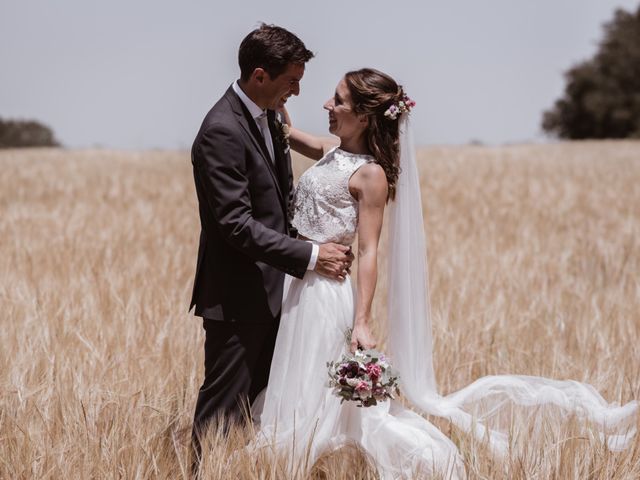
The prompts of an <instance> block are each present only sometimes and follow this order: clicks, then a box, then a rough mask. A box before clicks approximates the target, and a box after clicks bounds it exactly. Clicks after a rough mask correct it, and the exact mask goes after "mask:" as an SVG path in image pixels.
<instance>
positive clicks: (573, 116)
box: [542, 7, 640, 139]
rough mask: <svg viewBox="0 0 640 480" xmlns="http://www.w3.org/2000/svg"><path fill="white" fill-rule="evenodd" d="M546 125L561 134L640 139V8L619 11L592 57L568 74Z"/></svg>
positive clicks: (547, 129) (547, 130) (580, 137)
mask: <svg viewBox="0 0 640 480" xmlns="http://www.w3.org/2000/svg"><path fill="white" fill-rule="evenodd" d="M565 77H566V80H567V85H566V89H565V92H564V96H563V97H562V98H560V99H559V100H558V101H556V103H555V105H554V107H553V108H552V109H551V110H549V111H547V112H545V113H544V116H543V120H542V128H543V129H544V130H545V131H546V132H548V133H551V134H555V135H557V136H558V137H560V138H569V139H583V138H640V7H638V11H637V12H636V13H629V12H626V11H624V10H616V12H615V15H614V18H613V20H612V21H611V22H609V23H607V24H606V25H605V27H604V39H603V40H602V42H601V43H600V45H599V48H598V51H597V52H596V54H595V56H594V57H593V58H592V59H591V60H587V61H586V62H583V63H580V64H578V65H576V66H574V67H572V68H571V69H570V70H569V71H568V72H567V73H566V74H565Z"/></svg>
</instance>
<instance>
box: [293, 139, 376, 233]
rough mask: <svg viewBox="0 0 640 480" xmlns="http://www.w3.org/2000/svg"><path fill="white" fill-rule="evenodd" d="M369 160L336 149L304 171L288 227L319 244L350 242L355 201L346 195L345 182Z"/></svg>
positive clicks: (354, 227)
mask: <svg viewBox="0 0 640 480" xmlns="http://www.w3.org/2000/svg"><path fill="white" fill-rule="evenodd" d="M372 161H373V157H371V156H370V155H358V154H355V153H349V152H345V151H344V150H341V149H340V148H338V147H336V148H333V149H332V150H329V151H328V152H327V153H326V155H325V156H324V157H322V159H320V160H318V162H317V163H316V164H315V165H314V166H312V167H311V168H309V169H308V170H307V171H306V172H304V173H303V174H302V176H301V177H300V180H299V182H298V186H297V188H296V191H295V195H294V200H293V208H292V219H291V224H292V225H293V226H294V227H295V228H297V229H298V233H299V234H300V235H303V236H305V237H307V238H309V239H311V240H314V241H316V242H319V243H326V242H334V243H340V244H342V245H350V244H351V243H353V239H354V237H355V235H356V230H357V228H358V202H357V200H356V199H355V198H353V196H352V195H351V193H350V192H349V179H350V178H351V176H352V175H353V174H354V173H355V171H356V170H358V168H360V167H361V166H362V165H364V164H365V163H368V162H372Z"/></svg>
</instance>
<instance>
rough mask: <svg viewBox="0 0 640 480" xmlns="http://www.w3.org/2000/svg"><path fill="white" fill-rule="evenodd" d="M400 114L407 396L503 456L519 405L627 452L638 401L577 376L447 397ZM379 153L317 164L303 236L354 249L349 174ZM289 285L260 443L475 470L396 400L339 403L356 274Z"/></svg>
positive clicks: (495, 383)
mask: <svg viewBox="0 0 640 480" xmlns="http://www.w3.org/2000/svg"><path fill="white" fill-rule="evenodd" d="M401 119H402V120H401V131H402V135H401V163H400V166H401V173H400V176H399V179H398V185H397V198H396V200H395V201H394V202H392V203H390V207H389V210H390V212H389V214H390V246H389V252H388V254H389V268H390V272H389V292H388V308H389V319H390V321H389V322H388V323H389V327H388V328H389V331H388V332H387V346H386V354H387V355H388V357H390V358H391V361H392V363H393V365H394V367H395V368H396V370H398V371H399V373H400V382H401V383H400V388H401V392H402V394H403V396H404V397H405V399H407V400H408V404H410V405H411V406H412V407H413V409H415V410H416V411H417V412H420V413H424V414H429V415H434V416H438V417H442V418H444V419H446V420H448V421H449V422H451V423H452V424H453V425H455V426H456V427H458V428H460V429H462V430H463V431H465V432H467V433H469V434H471V435H475V437H476V438H477V439H479V440H480V441H484V442H486V443H487V445H488V446H489V447H490V449H491V450H492V451H493V452H494V453H495V454H496V455H498V456H500V455H504V454H505V453H506V452H507V449H508V448H509V435H508V431H509V425H506V426H505V425H500V418H501V417H500V415H501V414H502V413H505V412H507V414H509V413H513V411H512V410H509V408H510V407H512V406H513V405H519V406H525V407H536V406H541V405H552V406H555V407H557V408H558V409H559V410H560V411H561V412H563V413H564V414H567V415H570V414H575V415H578V416H579V417H583V418H585V419H587V420H588V421H590V422H591V423H593V424H594V425H595V426H596V428H597V429H598V432H600V433H601V435H602V438H603V440H606V441H607V442H608V445H609V448H612V449H622V448H625V447H626V446H627V445H628V444H629V442H630V440H631V438H632V436H633V435H634V433H635V418H636V417H635V416H636V413H637V409H638V404H637V403H636V402H631V403H629V404H627V405H624V406H622V407H620V406H617V405H613V404H611V405H609V404H607V403H606V402H605V401H604V399H603V398H602V397H601V396H600V395H599V394H598V393H597V392H596V391H595V390H594V389H593V388H592V387H591V386H589V385H585V384H582V383H579V382H573V381H564V382H562V381H556V380H551V379H544V378H539V377H527V376H517V375H502V376H490V377H483V378H481V379H478V380H476V381H475V382H473V383H472V384H471V385H469V386H467V387H465V388H463V389H461V390H459V391H457V392H454V393H452V394H449V395H446V396H441V395H439V394H438V392H437V388H436V382H435V375H434V372H433V365H432V353H431V321H430V312H429V299H428V279H427V276H426V268H425V267H426V250H425V242H424V232H423V229H422V228H421V226H422V206H421V200H420V186H419V182H418V174H417V168H416V165H415V156H414V155H415V153H414V150H413V146H412V143H411V138H410V136H409V132H408V128H407V124H406V122H407V120H406V115H403V116H402V117H401ZM373 160H374V159H373V158H372V157H370V156H367V155H356V154H352V153H348V152H346V151H344V150H341V149H340V148H334V149H332V150H331V151H329V152H328V153H327V154H326V155H325V156H324V157H323V158H322V159H321V160H319V161H318V162H317V163H316V164H315V165H314V166H312V167H311V168H310V169H308V170H307V171H306V172H305V173H304V174H303V175H302V176H301V178H300V180H299V183H298V186H297V189H296V192H295V196H294V204H293V218H292V224H293V225H294V227H296V228H297V229H298V232H299V233H300V234H301V235H303V236H304V237H307V238H309V239H312V240H313V241H314V242H317V243H325V242H335V243H339V244H343V245H351V243H352V242H353V240H354V237H355V234H356V230H357V225H358V204H357V201H356V200H355V199H354V198H353V197H352V195H351V194H350V192H349V187H348V183H349V179H350V178H351V176H352V175H353V174H354V173H355V172H356V171H357V170H358V169H359V168H360V167H361V166H362V165H364V164H366V163H367V162H372V161H373ZM416 226H418V227H417V228H416ZM284 292H285V293H284V298H283V306H282V314H281V319H280V328H279V331H278V337H277V340H276V345H275V351H274V355H273V361H272V365H271V371H270V376H269V382H268V385H267V388H266V390H265V392H263V395H264V396H263V397H261V398H260V399H259V400H258V401H256V402H255V404H254V407H253V408H252V410H253V415H254V418H255V419H256V422H257V423H258V424H259V432H258V436H257V438H256V439H255V441H254V442H253V444H252V447H253V448H261V447H265V446H269V447H270V448H274V449H275V450H277V451H279V452H281V453H284V454H285V455H286V456H287V457H288V458H290V461H291V465H292V466H293V465H295V463H296V462H298V464H299V463H300V462H306V464H307V465H308V466H311V465H313V463H314V462H315V460H316V459H317V458H318V457H319V456H320V455H322V454H324V453H327V452H330V451H332V450H334V449H337V448H340V447H342V446H345V445H348V444H355V445H357V446H359V447H360V448H362V449H363V450H364V451H365V452H366V453H367V454H368V455H369V456H370V457H371V459H373V461H374V462H375V465H376V467H377V469H378V473H379V475H380V477H381V478H382V479H384V480H387V479H398V478H407V479H409V478H417V477H418V478H422V476H425V477H426V476H429V475H431V474H433V473H436V472H438V473H439V474H444V476H445V478H465V476H466V474H465V469H464V464H463V461H462V457H461V454H460V453H459V451H458V448H457V447H456V445H455V444H454V443H453V442H452V441H451V439H449V438H448V437H447V436H446V435H445V434H444V433H443V432H442V431H440V430H439V429H438V428H437V427H436V426H435V425H434V424H432V423H431V422H429V421H428V420H427V419H425V418H424V417H423V416H421V415H419V414H418V413H416V411H414V410H413V409H410V408H407V407H406V406H404V405H403V404H402V403H401V402H399V401H397V400H391V401H387V402H381V403H379V404H378V405H377V406H374V407H367V408H360V407H357V406H356V405H355V403H354V402H345V403H342V404H341V403H340V399H339V398H337V397H336V396H334V395H333V394H332V392H331V389H330V388H328V387H327V380H328V375H327V362H328V361H334V360H337V359H339V358H340V357H341V355H342V354H343V353H345V352H347V351H348V345H347V342H346V341H345V332H346V331H347V330H348V329H349V328H350V327H352V323H353V318H354V306H355V301H354V296H355V292H354V289H353V286H352V284H351V281H350V279H349V278H347V279H346V280H345V281H344V282H339V281H336V280H331V279H328V278H325V277H323V276H320V275H318V274H316V273H315V272H312V271H309V272H307V273H306V274H305V276H304V278H303V279H297V278H294V277H291V276H287V277H286V280H285V289H284ZM532 410H533V409H532ZM492 420H495V421H494V422H493V423H492ZM502 420H504V418H502ZM501 426H502V428H500V427H501Z"/></svg>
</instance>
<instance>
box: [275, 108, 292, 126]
mask: <svg viewBox="0 0 640 480" xmlns="http://www.w3.org/2000/svg"><path fill="white" fill-rule="evenodd" d="M278 113H280V114H282V119H283V120H284V123H286V124H287V125H289V126H291V117H290V116H289V112H287V107H282V108H279V109H278Z"/></svg>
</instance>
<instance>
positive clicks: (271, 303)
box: [190, 88, 312, 434]
mask: <svg viewBox="0 0 640 480" xmlns="http://www.w3.org/2000/svg"><path fill="white" fill-rule="evenodd" d="M268 118H269V128H270V129H271V133H272V140H273V147H274V154H275V162H272V160H271V158H270V156H269V153H268V150H267V147H266V145H265V143H264V139H263V137H262V135H261V133H260V130H259V129H258V127H257V125H256V122H255V120H254V119H253V118H252V117H251V115H250V114H249V111H248V110H247V108H246V107H245V106H244V104H243V103H242V101H241V100H240V98H239V97H238V95H237V94H236V93H235V92H234V91H233V89H232V88H229V89H228V90H227V92H226V93H225V94H224V96H223V97H222V98H221V99H220V100H219V101H218V102H217V103H216V104H215V105H214V106H213V108H212V109H211V110H210V111H209V113H208V114H207V116H206V117H205V119H204V121H203V123H202V126H201V128H200V131H199V132H198V135H197V136H196V139H195V141H194V143H193V148H192V154H191V158H192V163H193V173H194V180H195V186H196V192H197V195H198V205H199V211H200V223H201V232H200V247H199V250H198V263H197V268H196V276H195V282H194V287H193V297H192V300H191V307H193V306H194V305H195V307H196V308H195V314H196V315H198V316H201V317H203V322H204V328H205V330H206V341H205V380H204V383H203V385H202V387H201V388H200V392H199V395H198V401H197V404H196V412H195V418H194V434H197V432H199V431H201V429H202V428H204V427H205V426H206V423H207V422H208V421H209V420H211V419H212V418H213V417H214V416H216V415H220V414H224V415H225V416H227V417H233V416H236V417H237V415H238V414H239V413H240V408H239V405H238V401H239V400H242V399H248V400H249V401H250V402H252V401H253V400H254V399H255V397H256V395H257V394H258V393H259V392H260V391H261V390H262V389H263V388H264V387H265V386H266V384H267V380H268V377H269V367H270V365H271V357H272V355H273V349H274V345H275V338H276V333H277V329H278V322H279V317H280V308H281V303H282V292H283V284H284V273H285V272H286V273H288V274H290V275H293V276H296V277H298V278H302V277H303V275H304V274H305V271H306V269H307V265H308V263H309V259H310V257H311V250H312V246H311V244H309V243H307V242H303V241H300V240H296V239H293V238H291V237H290V236H289V234H290V231H289V227H288V222H287V210H288V207H289V202H290V201H291V194H292V183H293V177H292V173H291V158H290V156H289V153H288V152H287V153H285V152H284V148H283V147H284V145H283V143H282V141H281V139H280V138H279V137H280V136H279V135H278V131H277V128H276V125H275V123H274V112H272V111H269V112H268ZM274 163H275V165H274ZM191 307H190V308H191Z"/></svg>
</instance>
